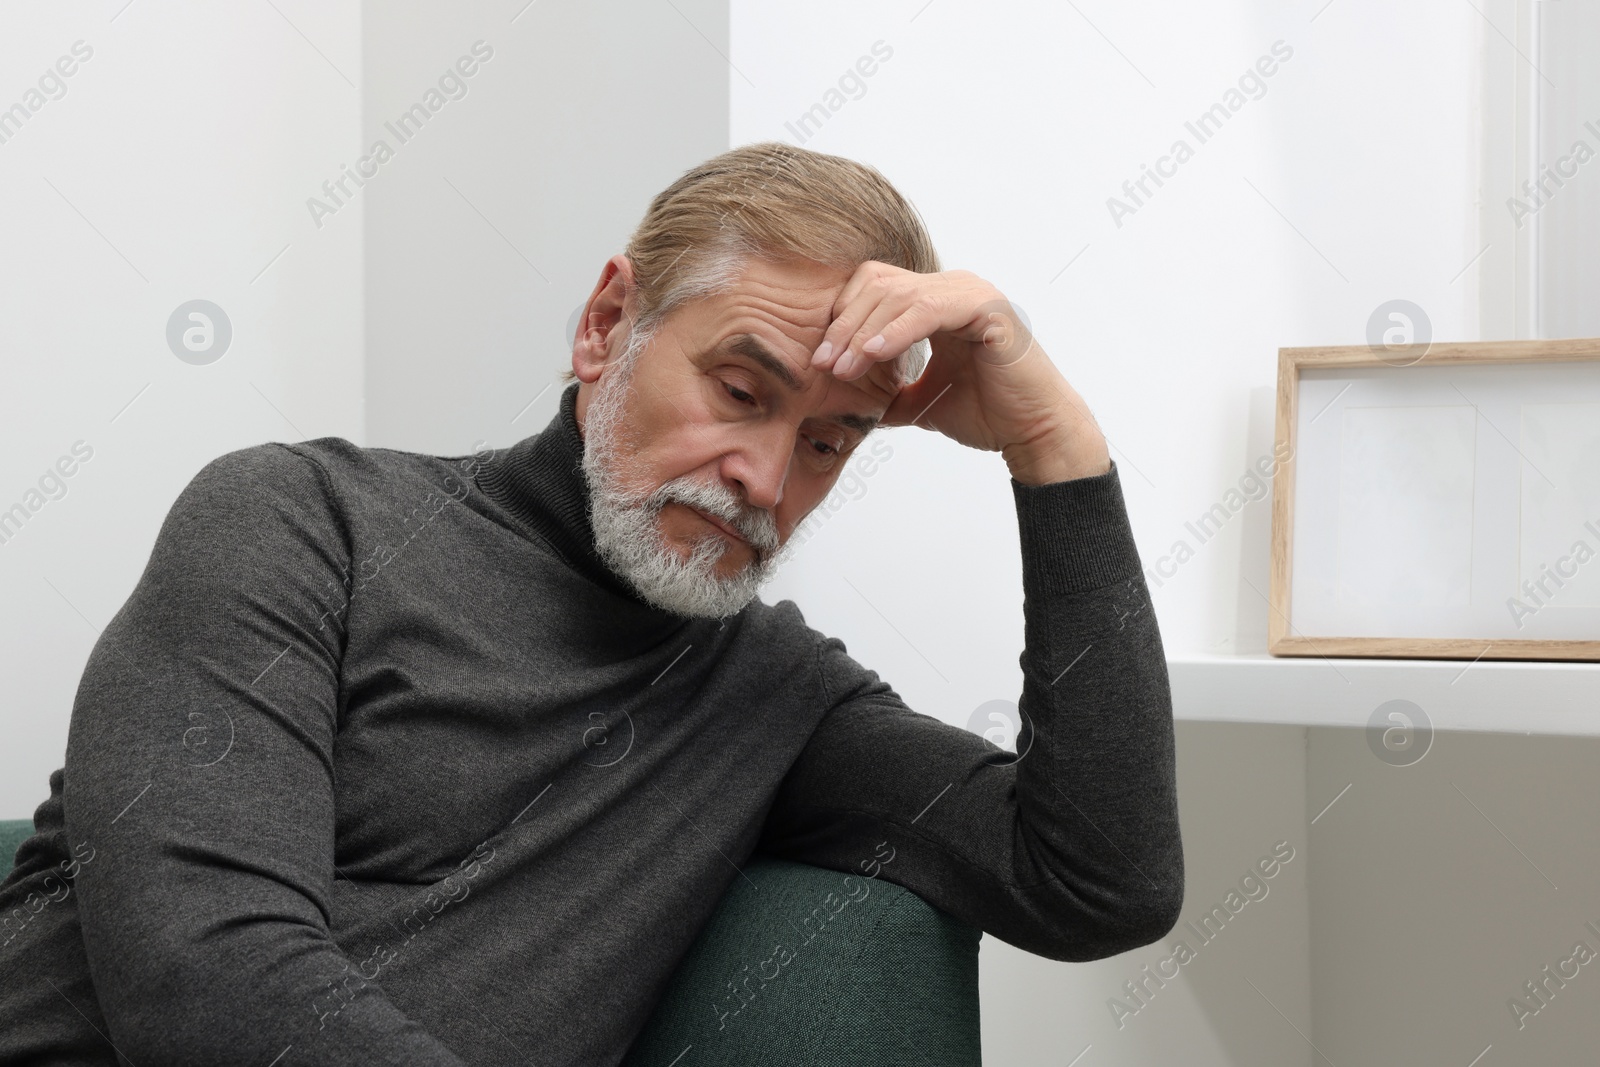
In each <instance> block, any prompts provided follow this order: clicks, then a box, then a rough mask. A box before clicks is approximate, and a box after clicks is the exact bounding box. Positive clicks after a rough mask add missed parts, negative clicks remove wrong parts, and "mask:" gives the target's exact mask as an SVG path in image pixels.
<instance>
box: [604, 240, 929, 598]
mask: <svg viewBox="0 0 1600 1067" xmlns="http://www.w3.org/2000/svg"><path fill="white" fill-rule="evenodd" d="M614 268H616V269H615V271H614ZM629 269H631V268H630V265H629V264H628V263H627V260H626V259H625V258H623V257H615V258H613V260H612V261H611V263H609V264H608V265H607V272H606V273H605V274H603V275H602V278H601V283H600V285H599V286H597V287H596V291H595V294H594V295H593V296H592V297H591V299H590V303H589V306H588V308H587V309H586V318H585V323H584V325H585V326H587V327H589V328H588V329H587V330H580V331H579V334H578V338H577V340H576V342H575V344H574V350H573V369H574V371H575V372H577V374H578V376H579V378H580V380H581V383H582V384H580V386H579V391H578V402H577V417H578V421H579V425H580V426H582V427H584V437H585V453H586V455H585V461H584V466H585V472H586V474H587V475H588V478H589V481H590V487H591V490H593V492H592V501H593V505H594V516H593V517H594V519H595V532H596V543H597V547H598V548H599V549H600V551H601V555H602V556H603V557H605V558H606V559H607V562H608V563H609V564H610V565H611V566H612V567H613V568H615V569H618V570H619V571H621V572H622V573H623V574H624V576H625V577H629V578H631V579H633V580H634V584H635V585H636V586H639V587H640V590H641V592H642V593H643V594H644V595H645V597H646V599H648V600H651V601H652V602H653V603H656V604H657V606H660V607H664V608H667V609H669V610H673V611H677V612H679V613H681V614H688V615H701V616H708V617H715V616H717V615H724V614H731V613H733V612H735V611H737V610H739V609H740V608H742V607H743V606H744V605H745V604H746V603H748V602H749V600H750V599H752V598H753V597H754V596H755V592H756V589H757V587H758V586H759V585H760V584H761V582H762V581H764V580H765V579H766V578H767V577H769V576H770V574H771V573H772V571H773V570H774V569H775V567H776V565H777V563H778V562H780V561H781V559H782V558H783V555H784V553H783V552H782V549H783V548H784V547H785V546H786V545H787V544H788V541H789V538H790V536H791V535H792V534H793V533H794V530H795V528H796V527H797V526H799V524H800V522H801V520H802V519H804V518H805V517H806V515H807V514H809V513H810V512H811V510H812V509H813V508H815V507H816V506H817V504H818V503H820V502H821V501H822V499H823V498H824V497H825V496H826V495H827V494H828V491H829V490H830V489H831V488H832V487H833V484H834V482H835V481H836V480H837V479H838V477H839V474H840V473H841V472H842V471H843V470H844V466H845V463H846V461H847V460H848V459H849V457H850V455H851V454H852V453H853V452H854V450H855V448H856V447H857V446H858V445H859V444H860V443H861V441H862V440H863V439H864V438H865V436H866V434H867V432H868V431H869V430H870V428H871V426H872V424H873V423H875V422H876V421H877V419H878V418H879V417H880V416H881V415H882V414H883V412H884V411H885V410H886V409H887V408H888V406H889V403H890V401H891V400H893V399H894V396H895V393H896V392H898V386H897V385H896V384H895V382H894V378H893V371H892V370H891V368H890V367H889V365H888V364H887V363H879V364H877V365H875V366H874V368H873V369H872V371H871V372H869V373H868V374H866V375H864V376H862V377H861V378H858V379H856V380H855V381H851V382H843V381H839V380H838V379H836V378H834V376H833V375H832V374H831V373H829V372H827V371H821V370H813V369H812V368H811V365H810V362H811V353H812V352H813V351H814V350H815V349H816V347H817V345H819V344H821V343H822V337H823V333H824V331H825V330H826V329H827V326H828V324H829V322H830V314H831V310H832V307H833V302H834V298H835V297H836V296H837V295H838V293H839V291H840V290H841V289H842V288H843V287H844V284H845V282H846V281H847V280H848V278H849V273H848V272H839V271H835V270H832V269H831V268H827V267H824V266H822V265H820V264H815V263H809V262H798V261H795V262H788V263H783V264H775V263H771V262H768V261H766V260H761V259H752V260H751V261H750V263H749V266H748V267H747V269H746V270H745V272H744V274H743V275H742V277H741V279H740V281H739V282H738V283H737V284H736V285H735V286H734V287H733V288H732V289H730V290H728V291H727V292H724V293H720V294H717V295H716V296H713V297H708V298H705V299H702V300H698V301H694V302H692V303H690V304H687V305H684V306H683V307H681V308H679V309H678V310H677V311H676V312H675V313H674V314H672V315H671V316H669V317H668V318H667V320H666V321H665V322H663V323H662V324H661V325H660V326H659V327H658V329H657V330H656V332H655V334H654V336H653V337H652V338H651V339H650V340H649V342H648V343H647V344H646V345H645V346H644V347H643V348H641V349H640V350H639V351H638V354H637V358H636V360H634V361H633V365H632V367H631V370H624V368H622V367H620V366H619V363H620V362H621V360H620V359H619V357H620V356H622V354H623V350H624V347H625V345H626V343H627V340H628V338H627V337H626V335H625V332H617V331H616V330H614V329H612V328H611V326H612V325H613V324H614V323H615V322H616V319H615V318H614V313H615V312H616V311H617V309H618V308H620V306H621V305H620V297H621V293H622V287H621V280H620V275H621V273H622V272H625V271H627V270H629ZM596 325H599V326H601V327H603V328H602V329H596V328H595V326H596ZM621 329H622V331H625V330H626V325H625V324H624V325H623V326H622V327H621Z"/></svg>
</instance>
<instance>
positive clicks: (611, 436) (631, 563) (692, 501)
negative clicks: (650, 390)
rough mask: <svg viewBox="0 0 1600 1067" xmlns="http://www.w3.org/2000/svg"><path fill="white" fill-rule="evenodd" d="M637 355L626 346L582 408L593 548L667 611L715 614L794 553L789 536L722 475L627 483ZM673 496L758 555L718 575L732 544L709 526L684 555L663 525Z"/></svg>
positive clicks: (737, 605)
mask: <svg viewBox="0 0 1600 1067" xmlns="http://www.w3.org/2000/svg"><path fill="white" fill-rule="evenodd" d="M631 341H632V338H630V342H631ZM629 349H632V345H631V343H630V345H629ZM638 355H639V353H638V351H636V350H625V351H624V352H623V354H622V356H621V357H620V358H619V359H618V361H617V363H618V365H617V366H616V367H615V368H614V369H613V370H612V372H611V373H608V374H606V375H604V376H603V377H602V378H601V379H600V381H599V382H598V383H596V385H595V392H594V395H593V396H592V397H590V399H589V407H588V411H587V413H586V414H585V416H584V426H583V438H584V449H583V473H584V477H585V479H586V480H587V481H588V483H589V500H590V521H591V524H592V525H593V527H594V535H595V548H596V550H597V552H598V553H599V555H600V558H601V559H602V560H603V561H604V562H605V564H606V565H607V566H608V567H610V568H611V569H612V570H613V571H615V572H616V573H617V574H619V575H621V576H622V577H623V578H626V579H627V580H628V581H629V582H630V583H631V584H632V585H633V587H634V588H635V589H636V590H637V591H638V593H639V595H640V597H642V598H643V599H644V600H645V601H646V602H647V603H649V604H652V605H654V606H655V607H657V608H660V609H661V610H663V611H669V612H672V613H674V614H677V615H687V616H691V617H696V618H710V619H715V618H721V617H723V616H727V615H733V614H736V613H738V612H739V611H741V610H743V609H744V607H745V606H746V605H748V604H749V603H750V602H751V601H752V600H754V599H755V597H756V593H757V591H758V590H759V589H760V587H761V586H762V585H763V584H765V583H766V581H767V580H768V579H769V578H771V577H772V575H773V574H774V573H775V572H776V571H777V569H778V567H779V566H780V565H781V564H782V563H783V562H784V561H785V560H786V559H787V558H788V557H789V549H790V547H791V544H792V542H791V544H784V545H780V544H779V541H778V528H777V523H776V522H775V521H774V520H773V518H772V515H771V513H770V512H767V511H764V510H758V509H747V508H745V506H744V505H743V503H742V502H741V501H740V499H739V496H738V494H737V493H735V492H734V491H733V490H731V489H729V488H728V487H727V486H725V485H723V484H722V483H721V482H715V483H711V484H704V483H700V482H696V481H693V480H691V479H690V478H689V477H687V476H685V477H682V478H675V479H673V480H672V481H670V482H667V483H666V484H665V485H662V486H660V487H659V488H657V489H654V490H643V491H639V490H634V489H632V488H631V487H629V486H628V485H627V484H626V482H625V480H624V478H623V477H622V472H623V471H624V470H625V469H626V467H627V465H628V460H629V458H630V457H631V456H632V455H634V454H636V453H637V451H638V441H637V437H636V435H635V434H634V433H633V432H632V422H631V421H630V420H629V419H628V417H627V411H626V406H627V404H626V402H627V398H628V397H629V396H631V395H632V393H633V386H632V378H633V368H634V367H635V366H636V365H637V358H638ZM673 502H676V503H680V504H685V505H687V506H689V507H693V508H698V509H699V510H701V511H703V512H705V513H706V514H708V515H714V516H716V517H717V518H718V519H720V520H722V521H723V522H725V523H727V524H728V525H729V526H731V527H733V528H734V529H735V530H738V531H739V533H740V534H741V535H743V536H744V538H745V539H746V540H747V541H749V542H750V544H751V545H752V546H753V547H754V548H755V549H756V559H755V560H754V561H753V562H751V563H749V564H747V565H746V566H745V567H744V569H742V570H741V571H739V572H738V573H736V574H734V575H733V576H732V577H727V578H724V577H721V576H719V575H717V574H716V573H715V571H714V568H715V567H716V565H717V563H718V561H719V560H721V559H722V557H723V556H724V555H726V554H727V553H728V551H729V550H730V548H731V546H730V545H729V544H728V543H727V541H726V540H725V539H724V538H723V537H722V535H721V534H718V533H713V532H709V531H708V532H707V533H706V534H705V535H704V536H701V537H697V538H695V540H694V542H693V550H692V551H691V552H690V553H689V555H688V556H687V557H685V556H683V555H680V553H679V550H678V549H677V548H676V547H675V546H673V545H672V544H670V543H668V541H667V540H666V538H665V536H664V535H663V534H662V532H661V528H660V514H661V509H662V507H664V506H665V505H666V504H669V503H673Z"/></svg>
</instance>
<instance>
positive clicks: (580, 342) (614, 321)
mask: <svg viewBox="0 0 1600 1067" xmlns="http://www.w3.org/2000/svg"><path fill="white" fill-rule="evenodd" d="M632 290H633V263H632V261H630V260H629V259H628V257H627V256H625V255H622V254H621V253H618V254H617V255H614V256H612V257H611V258H610V259H608V260H606V265H605V266H604V267H602V268H601V270H600V280H599V281H598V282H596V283H595V287H594V292H592V293H590V294H589V302H588V303H587V304H585V305H584V308H583V311H582V313H581V317H580V318H579V320H578V330H577V333H576V334H575V335H574V337H573V340H572V373H573V374H576V375H577V376H578V380H579V381H582V382H590V383H592V382H595V381H598V380H599V378H600V372H601V370H602V369H604V367H605V365H606V363H607V362H608V361H609V360H610V359H612V358H613V357H614V356H615V355H616V354H617V353H618V352H619V351H620V350H621V341H622V340H623V339H624V336H625V331H619V330H618V329H617V327H618V326H619V325H622V324H624V323H626V322H629V321H631V319H632V311H633V304H634V302H633V301H631V300H630V299H629V297H630V293H631V292H632Z"/></svg>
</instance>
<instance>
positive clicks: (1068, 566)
mask: <svg viewBox="0 0 1600 1067" xmlns="http://www.w3.org/2000/svg"><path fill="white" fill-rule="evenodd" d="M1011 493H1012V496H1013V497H1014V499H1015V501H1016V506H1017V530H1018V533H1019V535H1020V538H1021V542H1022V584H1023V591H1024V593H1025V594H1027V595H1029V596H1058V595H1060V594H1063V593H1080V592H1085V591H1087V590H1090V589H1099V588H1101V587H1102V586H1107V585H1111V584H1113V583H1115V582H1120V581H1123V580H1125V579H1127V578H1128V577H1130V576H1132V575H1135V574H1138V573H1140V566H1139V549H1138V547H1137V546H1136V545H1135V544H1134V540H1133V527H1132V526H1131V525H1130V523H1129V522H1128V508H1127V504H1126V503H1125V502H1124V501H1123V498H1122V480H1121V478H1120V476H1119V474H1118V472H1117V464H1116V461H1115V460H1112V461H1111V469H1110V470H1108V471H1106V472H1105V473H1104V474H1094V475H1090V476H1088V477H1086V478H1071V479H1068V480H1067V481H1063V482H1047V483H1046V484H1044V485H1024V484H1023V483H1021V482H1019V481H1017V480H1016V479H1015V478H1012V479H1011Z"/></svg>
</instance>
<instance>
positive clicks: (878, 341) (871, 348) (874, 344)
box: [861, 333, 883, 352]
mask: <svg viewBox="0 0 1600 1067" xmlns="http://www.w3.org/2000/svg"><path fill="white" fill-rule="evenodd" d="M882 347H883V334H881V333H880V334H879V335H878V336H876V337H874V338H873V339H872V340H870V341H868V342H867V343H866V344H864V345H862V346H861V351H863V352H876V351H877V350H878V349H880V348H882Z"/></svg>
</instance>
